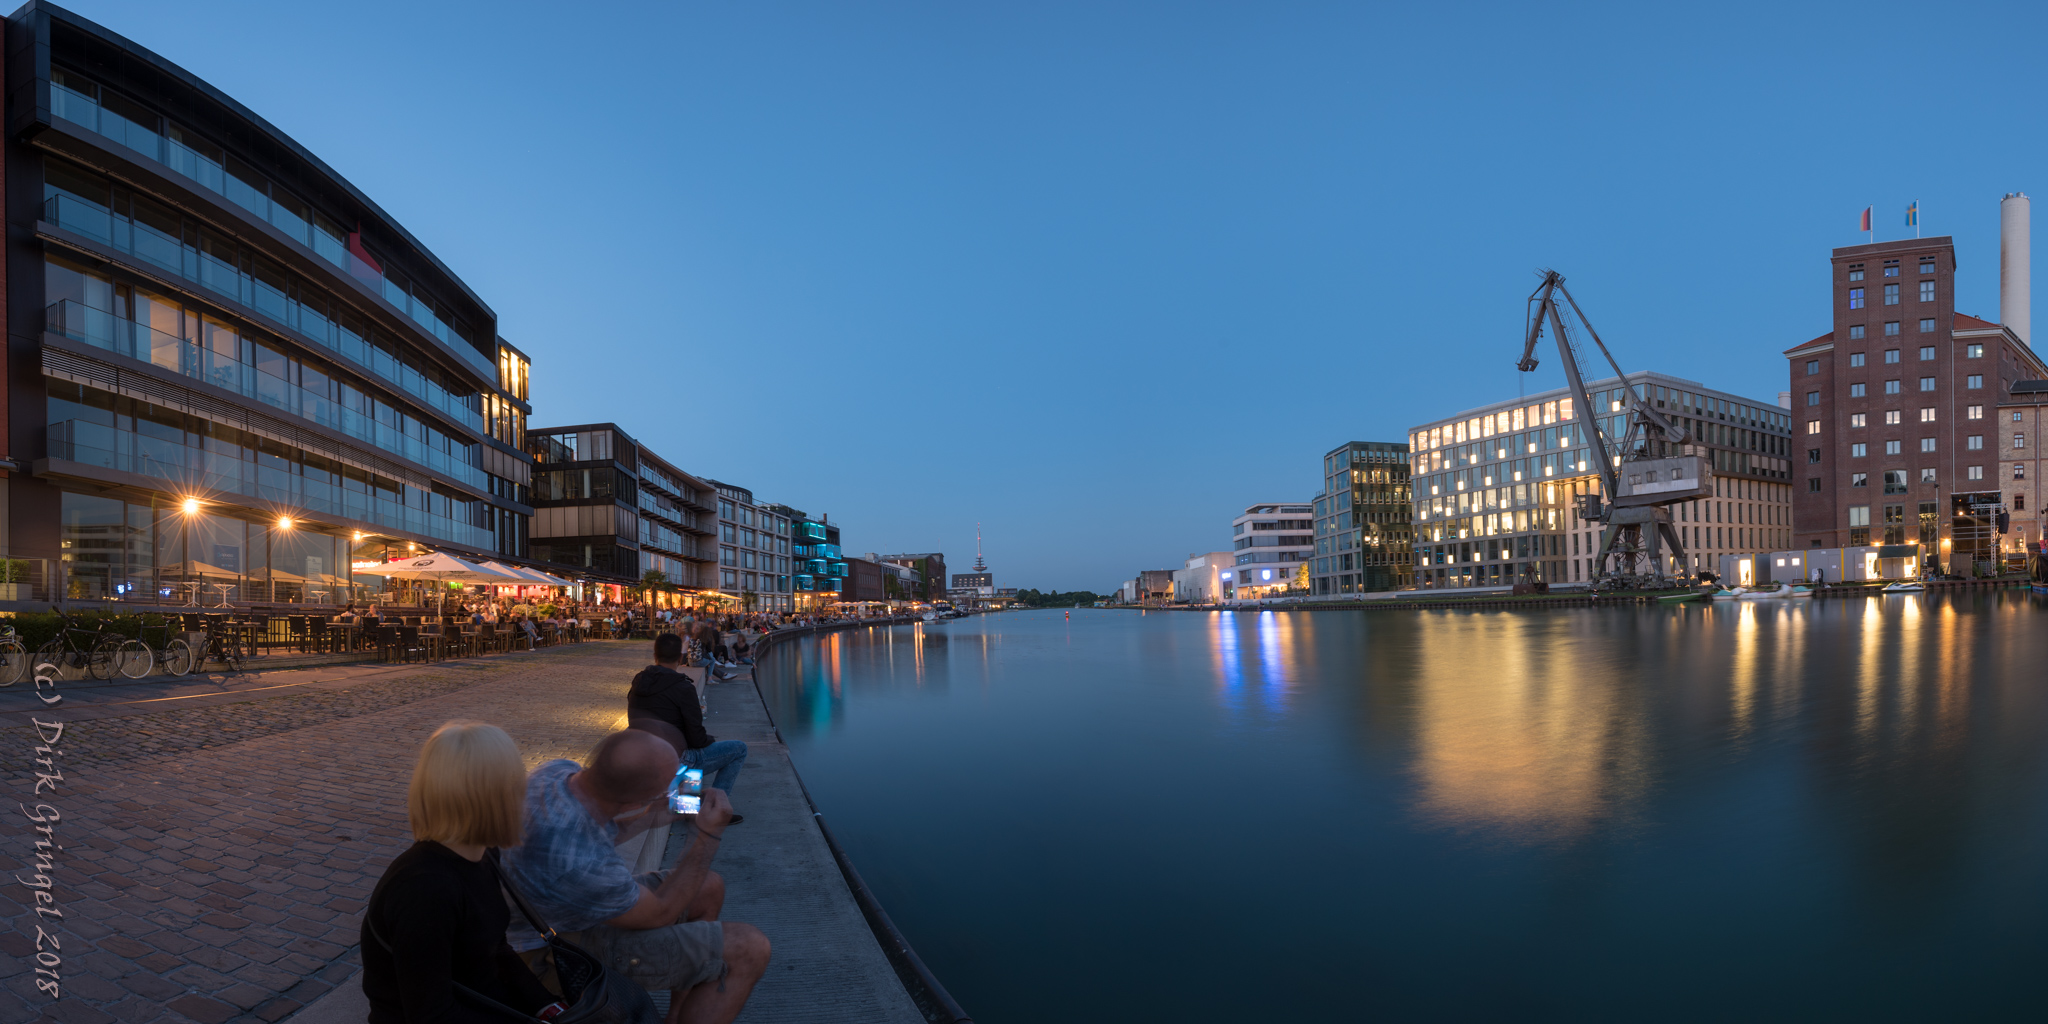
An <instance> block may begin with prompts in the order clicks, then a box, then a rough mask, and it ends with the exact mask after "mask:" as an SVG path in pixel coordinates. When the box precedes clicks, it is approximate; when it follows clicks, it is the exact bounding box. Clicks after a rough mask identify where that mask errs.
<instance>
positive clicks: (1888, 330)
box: [1884, 320, 1899, 363]
mask: <svg viewBox="0 0 2048 1024" xmlns="http://www.w3.org/2000/svg"><path fill="white" fill-rule="evenodd" d="M1884 336H1885V337H1887V338H1896V337H1898V336H1899V322H1898V321H1897V320H1887V321H1885V323H1884ZM1885 362H1887V363H1896V362H1898V360H1896V359H1886V360H1885Z"/></svg>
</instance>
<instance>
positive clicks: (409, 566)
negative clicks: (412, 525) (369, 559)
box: [355, 551, 516, 603]
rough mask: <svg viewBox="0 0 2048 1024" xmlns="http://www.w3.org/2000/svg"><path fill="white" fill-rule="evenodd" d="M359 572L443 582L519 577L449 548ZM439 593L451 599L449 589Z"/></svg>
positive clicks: (495, 581) (443, 597) (494, 580)
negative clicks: (477, 561)
mask: <svg viewBox="0 0 2048 1024" xmlns="http://www.w3.org/2000/svg"><path fill="white" fill-rule="evenodd" d="M355 573H356V575H358V576H385V577H389V578H391V579H395V580H434V581H436V582H440V583H509V582H514V581H515V579H516V577H511V576H507V575H506V574H505V573H502V572H493V571H491V570H489V569H486V568H484V567H483V566H481V565H478V564H476V563H474V562H469V561H464V560H463V559H460V558H457V557H455V556H454V555H451V554H449V553H447V552H446V551H435V552H433V553H431V554H425V555H421V556H419V557H417V558H401V559H399V560H398V561H395V562H386V563H384V564H383V565H379V566H373V567H371V568H368V569H357V570H355ZM437 596H438V599H439V600H440V601H441V602H443V603H445V602H446V601H447V599H448V595H447V594H446V593H445V592H442V593H439V594H438V595H437Z"/></svg>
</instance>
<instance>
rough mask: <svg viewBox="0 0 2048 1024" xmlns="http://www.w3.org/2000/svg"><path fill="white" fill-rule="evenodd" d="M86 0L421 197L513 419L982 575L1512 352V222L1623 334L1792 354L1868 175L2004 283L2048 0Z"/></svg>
mask: <svg viewBox="0 0 2048 1024" xmlns="http://www.w3.org/2000/svg"><path fill="white" fill-rule="evenodd" d="M73 6H74V8H75V9H76V10H78V11H79V12H80V13H81V14H84V15H86V16H88V17H91V18H94V19H96V20H98V21H100V22H101V23H103V24H105V25H107V26H109V27H110V28H112V29H114V30H115V31H118V32H121V33H123V34H125V35H127V36H129V37H130V38H132V39H134V40H136V41H138V42H140V43H141V44H143V45H145V46H148V47H150V48H152V49H154V50H156V51H157V52H159V53H162V54H163V55H165V56H166V57H168V58H170V59H171V60H173V61H176V62H178V63H180V64H182V65H184V66H185V67H186V68H188V69H190V70H191V71H193V72H194V73H196V74H198V75H199V76H201V77H203V78H205V79H207V80H209V81H211V82H213V83H214V84H215V85H217V86H219V87H220V88H222V89H224V90H226V91H227V92H228V93H229V94H231V95H233V96H236V97H238V98H240V99H241V100H243V101H244V102H246V103H248V104H249V105H250V106H251V107H253V108H254V109H255V110H256V111H257V112H258V113H260V114H262V115H264V116H266V117H268V118H269V119H270V120H272V121H273V122H275V123H276V124H277V125H279V126H280V127H281V128H283V129H284V130H285V131H286V132H288V133H290V134H291V135H293V136H295V137H297V138H298V139H299V140H300V141H301V142H303V143H304V144H305V145H306V146H307V147H309V148H310V149H312V150H313V151H314V152H315V153H318V154H320V155H321V156H322V157H324V158H325V159H326V160H327V161H328V162H329V163H331V164H332V165H333V166H334V167H335V168H337V169H338V170H339V171H340V172H341V173H343V174H345V175H347V176H348V177H349V178H351V179H352V180H353V181H354V182H355V183H356V184H357V185H358V186H360V187H361V188H362V189H363V190H364V191H365V192H367V193H368V194H369V195H370V196H371V197H373V198H374V199H376V200H377V201H378V202H379V203H381V204H382V205H383V206H384V207H385V208H386V209H388V210H390V211H391V212H392V213H393V214H394V215H395V216H396V217H398V218H399V219H400V220H401V221H402V222H404V223H405V224H406V225H407V226H409V227H410V228H411V229H412V231H413V232H414V233H415V234H416V235H417V236H418V237H419V238H420V239H421V240H423V241H424V242H425V243H426V244H427V245H428V246H430V247H432V248H433V249H434V250H435V251H436V252H437V253H438V254H439V255H440V256H441V257H442V258H443V260H445V261H446V262H447V263H448V265H449V266H451V267H453V268H454V269H455V271H456V272H457V273H459V274H461V275H462V276H463V277H464V278H465V279H466V280H467V281H468V282H469V284H470V285H471V286H472V287H473V288H475V289H476V291H477V292H478V293H479V294H480V295H482V296H483V297H484V299H485V301H487V302H489V303H491V304H492V305H493V306H494V307H495V308H496V309H497V311H498V314H499V317H500V327H501V330H502V331H503V333H504V334H505V336H506V337H508V338H510V339H511V340H512V341H513V342H514V343H516V344H518V345H520V346H521V347H523V348H524V349H526V350H527V351H528V352H530V353H531V354H532V355H533V358H534V380H533V391H534V409H535V419H534V421H533V422H534V424H535V425H537V426H539V425H548V424H550V423H556V424H559V423H565V422H585V421H590V420H606V419H611V420H616V421H618V422H619V423H621V424H622V425H624V426H625V427H626V429H627V430H628V431H629V432H631V433H633V434H635V435H637V436H638V437H639V438H640V439H641V440H643V441H645V442H647V443H649V444H651V445H653V446H655V447H656V449H657V450H658V451H661V452H663V453H664V454H666V455H667V456H668V457H669V458H671V459H673V460H674V461H676V462H678V463H680V464H681V465H683V466H685V467H687V468H689V469H691V470H692V471H694V472H697V473H700V474H704V475H708V476H713V477H717V478H720V479H723V480H727V481H730V482H734V483H740V484H743V485H746V486H749V487H751V488H752V489H753V490H754V492H755V494H756V495H757V496H759V497H761V498H763V499H766V500H772V501H780V502H784V503H787V504H790V505H793V506H795V507H797V508H801V509H805V510H807V511H810V512H812V513H814V514H815V513H820V512H824V513H829V514H830V515H831V517H832V520H833V521H834V522H836V523H840V524H841V525H842V526H843V527H844V531H845V532H844V539H845V542H846V546H847V548H848V550H850V551H853V552H856V553H857V552H862V551H897V550H912V551H923V550H933V549H937V550H943V551H945V552H947V553H948V555H949V557H950V560H951V561H952V563H953V565H954V566H955V567H961V566H964V565H966V564H967V563H968V562H971V561H972V558H973V544H974V524H975V522H976V521H980V522H981V523H982V524H983V529H984V531H985V532H986V534H987V538H988V540H987V551H988V558H989V561H990V563H991V565H992V566H993V568H994V569H995V570H996V573H997V581H998V583H999V584H1000V585H1005V586H1024V587H1038V588H1041V589H1051V588H1059V589H1074V588H1092V589H1097V590H1101V589H1107V588H1108V587H1110V586H1112V585H1114V583H1115V581H1117V580H1119V579H1125V578H1129V577H1130V576H1131V575H1132V573H1134V572H1135V571H1136V570H1139V569H1146V568H1161V567H1169V566H1173V565H1177V564H1178V561H1177V560H1178V559H1180V558H1182V557H1183V556H1185V555H1186V554H1187V553H1189V552H1193V551H1208V550H1216V549H1222V548H1227V547H1229V525H1228V524H1229V520H1230V518H1231V517H1232V516H1233V515H1234V514H1236V513H1237V512H1238V511H1241V510H1242V508H1243V506H1245V505H1247V504H1250V503H1253V502H1260V501H1275V500H1290V501H1291V500H1302V499H1306V498H1308V497H1309V496H1310V495H1312V494H1313V493H1314V492H1315V490H1316V489H1317V487H1318V486H1319V478H1320V456H1321V455H1322V453H1323V452H1324V451H1326V450H1328V449H1330V448H1333V447H1335V446H1337V445H1339V444H1341V443H1343V442H1345V441H1350V440H1399V439H1401V438H1402V437H1403V436H1404V432H1405V429H1406V428H1407V427H1408V426H1410V425H1412V424H1414V423H1416V422H1419V421H1422V420H1425V419H1429V418H1434V417H1438V416H1442V415H1446V414H1448V413H1450V412H1453V411H1456V410H1459V409H1463V408H1467V407H1470V406H1474V405H1478V404H1480V403H1483V402H1488V401H1493V400H1495V399H1498V398H1502V397H1506V396H1512V395H1514V394H1516V393H1517V389H1518V388H1520V387H1523V386H1524V382H1522V381H1519V380H1518V379H1517V378H1518V377H1519V376H1520V375H1519V374H1517V373H1516V372H1515V370H1514V361H1515V358H1516V356H1517V355H1518V354H1519V353H1518V349H1519V345H1520V337H1519V335H1520V331H1521V327H1522V316H1523V299H1524V297H1525V296H1526V295H1527V294H1528V292H1529V291H1530V290H1531V289H1532V288H1533V287H1534V286H1535V284H1536V279H1535V276H1534V271H1535V269H1536V268H1538V267H1542V266H1554V267H1556V268H1558V269H1559V270H1561V271H1563V272H1564V273H1565V274H1566V275H1567V276H1568V277H1569V278H1570V280H1571V283H1572V287H1573V290H1574V292H1575V293H1576V294H1577V296H1578V297H1579V300H1580V301H1581V303H1583V304H1584V305H1585V307H1586V310H1587V313H1588V314H1589V315H1590V316H1592V318H1593V322H1594V324H1595V325H1596V326H1597V327H1599V328H1600V330H1601V333H1602V335H1603V337H1605V338H1606V339H1607V340H1608V341H1609V343H1610V344H1611V345H1612V346H1613V347H1614V348H1615V350H1616V354H1617V356H1618V357H1619V358H1620V359H1621V360H1622V363H1623V365H1624V367H1626V368H1628V369H1649V368H1654V369H1660V370H1664V371H1666V372H1671V373H1676V374H1679V375H1681V376H1686V377H1691V378H1695V379H1697V380H1700V381H1703V382H1706V383H1707V384H1709V385H1711V386H1714V387H1719V388H1726V389H1729V390H1732V391H1735V392H1738V393H1742V394H1748V395H1753V396H1755V397H1757V398H1758V399H1760V400H1770V401H1774V400H1775V397H1776V394H1777V392H1778V391H1779V390H1781V389H1782V388H1784V387H1785V386H1786V384H1785V376H1786V371H1785V364H1784V362H1783V360H1782V359H1781V358H1779V356H1778V353H1779V352H1780V351H1781V350H1782V349H1784V348H1786V347H1788V346H1790V345H1792V344H1794V343H1797V342H1799V341H1803V340H1805V339H1807V338H1810V337H1812V336H1814V335H1816V334H1819V333H1821V332H1822V331H1823V330H1825V329H1826V328H1827V326H1828V323H1827V317H1828V305H1827V294H1826V281H1827V276H1826V275H1827V257H1828V249H1829V248H1830V247H1832V246H1838V245H1850V244H1855V243H1857V242H1859V241H1862V240H1863V235H1862V234H1860V233H1859V232H1857V231H1856V230H1855V220H1856V217H1857V214H1858V213H1859V212H1860V211H1861V210H1862V208H1863V207H1864V206H1865V205H1867V204H1875V205H1876V207H1877V211H1876V213H1877V224H1878V232H1877V237H1878V238H1879V239H1880V240H1882V239H1887V238H1897V237H1901V236H1903V235H1906V234H1910V233H1911V229H1908V228H1904V227H1903V226H1902V225H1903V210H1904V207H1905V205H1906V203H1907V202H1908V201H1909V200H1914V199H1917V200H1919V202H1920V207H1921V210H1922V223H1923V225H1924V230H1925V231H1926V233H1927V234H1929V235H1935V234H1953V235H1954V236H1955V237H1956V240H1957V243H1958V247H1959V252H1958V259H1959V262H1960V265H1961V269H1960V271H1959V273H1958V275H1957V288H1958V293H1959V297H1958V302H1957V305H1958V307H1959V308H1960V309H1962V310H1964V311H1966V312H1972V313H1976V314H1979V315H1983V316H1986V317H1991V318H1995V317H1996V315H1997V310H1998V294H1997V292H1998V273H1997V268H1998V234H1997V233H1998V199H1999V196H2000V195H2001V194H2003V193H2005V192H2007V191H2011V190H2015V189H2018V190H2023V191H2028V192H2032V193H2038V194H2044V195H2048V180H2044V178H2043V174H2042V169H2043V166H2044V157H2048V152H2044V146H2048V136H2044V134H2043V132H2042V131H2041V128H2040V123H2041V122H2040V119H2039V116H2038V112H2039V111H2040V110H2041V109H2043V107H2044V102H2043V101H2044V99H2048V97H2044V95H2043V94H2044V77H2043V74H2042V71H2043V66H2042V62H2041V60H2040V58H2039V57H2038V56H2037V57H2027V56H2026V54H2028V53H2034V52H2036V51H2035V49H2034V45H2035V43H2037V42H2038V41H2039V40H2040V39H2042V38H2043V35H2042V30H2043V28H2044V24H2043V22H2044V15H2043V10H2044V8H2043V6H2042V5H2038V4H2035V5H2009V6H2007V5H1989V4H1973V5H1957V4H1937V5H1928V4H1924V3H1916V4H1885V3H1865V4H1859V5H1852V6H1849V7H1844V6H1842V5H1839V4H1835V5H1828V4H1786V3H1770V4H1754V5H1750V4H1727V3H1724V4H1715V5H1708V6H1699V5H1692V6H1670V7H1668V8H1666V7H1665V5H1642V4H1620V3H1616V4H1603V5H1578V6H1577V8H1576V10H1575V11H1574V12H1568V13H1562V14H1560V13H1557V11H1556V8H1555V7H1552V6H1546V5H1538V4H1528V3H1518V4H1499V5H1489V4H1463V5H1448V4H1445V5H1415V4H1385V5H1367V4H1310V3H1299V4H1284V3H1283V4H1250V3H1241V4H1213V3H1210V4H1205V3H1192V2H1184V0H1183V2H1162V3H1104V2H1087V3H1065V2H1054V0H1034V2H1032V3H1015V2H1012V3H994V2H974V0H950V2H943V3H941V2H933V3H880V2H875V3H857V4H856V3H817V4H792V3H778V2H758V0H757V2H747V3H648V4H631V3H619V4H609V5H595V4H592V5H562V4H549V5H540V4H519V3H463V4H442V3H433V2H418V0H414V2H408V3H402V4H401V3H379V2H362V0H358V2H353V3H350V4H346V5H341V6H336V5H331V4H280V3H275V2H264V3H257V2H221V3H208V2H204V0H188V2H184V3H177V4H165V3H161V2H160V0H148V2H142V0H74V3H73ZM1418 7H1420V8H1427V9H1425V10H1418V9H1417V8H1418ZM1652 8H1658V9H1652ZM598 11H603V12H605V13H604V14H602V15H601V16H600V15H597V14H596V13H595V12H598ZM586 12H588V13H586ZM2028 111H2034V112H2035V113H2032V114H2030V113H2028ZM1561 379H1562V378H1561V376H1560V375H1559V374H1558V373H1557V372H1556V366H1555V359H1554V357H1552V358H1546V359H1545V362H1544V365H1543V367H1542V369H1540V370H1539V371H1538V372H1537V373H1535V374H1534V375H1532V379H1530V380H1528V381H1527V382H1526V386H1527V388H1528V389H1529V390H1536V389H1540V388H1545V387H1552V386H1556V385H1557V384H1558V383H1559V382H1560V381H1561Z"/></svg>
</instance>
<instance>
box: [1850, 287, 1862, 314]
mask: <svg viewBox="0 0 2048 1024" xmlns="http://www.w3.org/2000/svg"><path fill="white" fill-rule="evenodd" d="M1849 308H1850V309H1862V308H1863V289H1861V288H1851V289H1849Z"/></svg>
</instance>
